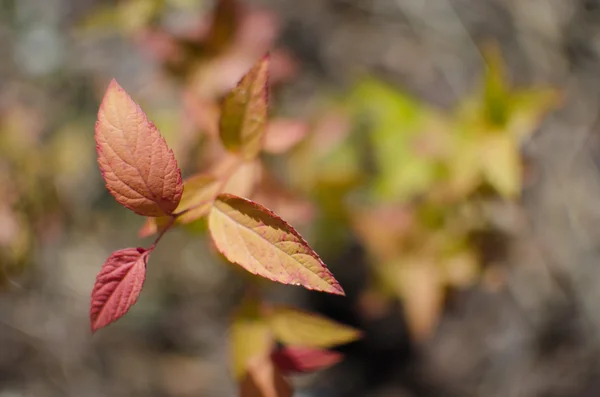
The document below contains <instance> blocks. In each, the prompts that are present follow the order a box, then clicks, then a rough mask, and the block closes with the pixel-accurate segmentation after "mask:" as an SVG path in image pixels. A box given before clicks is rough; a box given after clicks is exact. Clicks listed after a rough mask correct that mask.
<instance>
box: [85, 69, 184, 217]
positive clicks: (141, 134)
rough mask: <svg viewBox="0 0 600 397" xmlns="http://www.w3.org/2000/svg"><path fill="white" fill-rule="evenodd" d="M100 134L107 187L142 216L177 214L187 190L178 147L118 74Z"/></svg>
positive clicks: (100, 121) (103, 110) (100, 161)
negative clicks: (150, 118)
mask: <svg viewBox="0 0 600 397" xmlns="http://www.w3.org/2000/svg"><path fill="white" fill-rule="evenodd" d="M95 138H96V151H97V152H98V165H99V166H100V171H101V172H102V177H103V178H104V180H105V182H106V188H107V189H108V190H109V191H110V193H111V194H112V195H113V196H114V197H115V199H116V200H117V201H118V202H119V203H121V204H122V205H123V206H125V207H127V208H129V209H130V210H132V211H133V212H135V213H137V214H139V215H143V216H163V215H170V214H172V212H173V211H174V210H175V208H177V205H178V204H179V200H180V199H181V194H182V192H183V183H182V181H181V170H180V169H179V167H178V166H177V161H176V160H175V156H174V155H173V151H171V150H170V149H169V147H168V146H167V143H166V142H165V140H164V138H163V137H162V136H161V135H160V132H159V131H158V129H157V128H156V127H155V126H154V124H153V123H152V122H150V121H148V119H147V118H146V115H145V114H144V112H143V111H142V109H141V108H140V107H139V106H138V105H137V104H136V103H135V102H134V101H133V100H132V99H131V98H130V97H129V95H128V94H127V92H125V90H124V89H123V88H121V86H119V84H118V83H117V82H116V81H115V80H112V82H111V83H110V85H109V87H108V89H107V90H106V93H105V94H104V99H103V100H102V104H101V105H100V110H99V111H98V120H97V121H96V133H95Z"/></svg>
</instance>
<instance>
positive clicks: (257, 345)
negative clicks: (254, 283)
mask: <svg viewBox="0 0 600 397" xmlns="http://www.w3.org/2000/svg"><path fill="white" fill-rule="evenodd" d="M259 305H260V303H259V302H258V301H256V300H254V299H246V300H244V302H243V303H242V306H241V307H240V308H239V310H238V311H237V313H236V314H235V317H234V320H233V324H232V325H231V331H230V332H231V334H230V338H231V359H232V364H233V373H234V376H235V377H236V379H238V380H240V379H242V378H243V377H244V376H245V375H246V373H247V372H248V370H249V367H250V364H251V362H252V361H253V360H255V359H257V358H260V357H265V356H268V355H269V354H270V352H271V349H272V347H273V343H274V340H273V336H272V334H271V331H270V329H269V323H268V322H267V321H266V320H265V319H264V318H263V317H262V316H261V314H260V306H259Z"/></svg>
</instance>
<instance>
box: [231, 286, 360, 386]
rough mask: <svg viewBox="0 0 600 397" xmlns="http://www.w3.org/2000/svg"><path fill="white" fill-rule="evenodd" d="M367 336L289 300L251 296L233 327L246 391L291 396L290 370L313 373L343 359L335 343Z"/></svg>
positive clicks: (236, 362) (236, 367) (237, 367)
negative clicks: (280, 302) (271, 300)
mask: <svg viewBox="0 0 600 397" xmlns="http://www.w3.org/2000/svg"><path fill="white" fill-rule="evenodd" d="M360 337H361V333H360V332H359V331H357V330H355V329H353V328H350V327H347V326H344V325H341V324H338V323H336V322H333V321H331V320H329V319H327V318H324V317H321V316H317V315H315V314H312V313H307V312H304V311H301V310H297V309H294V308H291V307H288V306H271V305H266V304H264V303H263V302H261V301H260V300H257V299H255V298H254V297H252V296H249V297H248V298H247V299H246V300H245V301H244V302H243V304H242V306H241V307H240V309H239V310H238V311H237V313H236V314H235V317H234V321H233V326H232V329H231V346H232V362H233V371H234V376H235V377H236V379H237V380H238V381H239V382H240V394H241V395H242V396H260V395H264V396H278V397H284V396H291V395H292V388H291V386H290V384H289V382H288V381H287V380H286V379H285V378H284V375H286V374H295V373H308V372H313V371H317V370H321V369H324V368H327V367H329V366H331V365H334V364H336V363H338V362H339V361H340V360H341V359H342V355H341V354H340V353H338V352H335V351H333V350H329V349H330V348H332V347H334V346H336V345H341V344H345V343H349V342H352V341H355V340H357V339H358V338H360Z"/></svg>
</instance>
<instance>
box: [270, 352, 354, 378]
mask: <svg viewBox="0 0 600 397" xmlns="http://www.w3.org/2000/svg"><path fill="white" fill-rule="evenodd" d="M342 358H343V356H342V355H341V354H340V353H338V352H335V351H330V350H323V349H315V348H312V347H302V346H287V347H282V348H280V349H277V350H275V351H274V352H273V353H272V354H271V359H272V360H273V362H274V363H275V365H276V366H277V367H278V368H279V369H280V370H281V371H283V372H284V373H286V372H290V373H295V372H297V373H305V372H314V371H319V370H322V369H325V368H328V367H331V366H332V365H335V364H337V363H339V362H340V361H341V360H342Z"/></svg>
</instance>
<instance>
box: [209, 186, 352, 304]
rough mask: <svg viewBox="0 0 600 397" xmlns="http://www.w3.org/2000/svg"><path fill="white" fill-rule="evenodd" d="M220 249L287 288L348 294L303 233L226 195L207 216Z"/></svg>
mask: <svg viewBox="0 0 600 397" xmlns="http://www.w3.org/2000/svg"><path fill="white" fill-rule="evenodd" d="M208 227H209V230H210V234H211V237H212V239H213V241H214V243H215V245H216V247H217V249H218V250H219V251H220V252H221V253H222V254H223V255H224V256H225V257H226V258H227V259H228V260H229V261H231V262H233V263H237V264H238V265H240V266H242V267H243V268H244V269H246V270H248V271H249V272H250V273H252V274H256V275H259V276H262V277H265V278H268V279H270V280H273V281H277V282H280V283H283V284H295V285H298V286H300V285H301V286H304V287H305V288H307V289H311V290H317V291H324V292H329V293H332V294H338V295H344V291H343V289H342V287H341V286H340V284H339V283H338V282H337V280H336V279H335V278H334V277H333V275H332V274H331V272H330V271H329V269H327V266H325V264H324V263H323V261H322V260H321V258H320V257H319V256H318V255H317V253H316V252H314V251H313V250H312V249H311V248H310V247H309V245H308V243H307V242H306V241H304V239H303V238H302V236H300V234H299V233H298V232H297V231H296V230H294V228H293V227H292V226H290V225H289V224H288V223H287V222H285V221H284V220H283V219H281V218H280V217H279V216H277V215H276V214H275V213H273V212H272V211H270V210H268V209H267V208H265V207H263V206H261V205H260V204H257V203H255V202H253V201H250V200H247V199H244V198H241V197H237V196H234V195H232V194H221V195H219V196H218V197H217V199H216V200H215V203H214V204H213V207H212V209H211V211H210V213H209V216H208Z"/></svg>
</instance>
